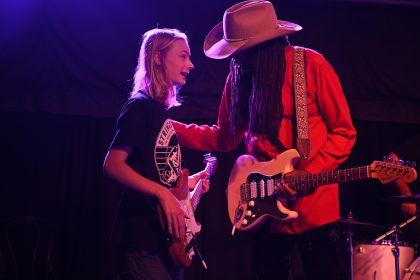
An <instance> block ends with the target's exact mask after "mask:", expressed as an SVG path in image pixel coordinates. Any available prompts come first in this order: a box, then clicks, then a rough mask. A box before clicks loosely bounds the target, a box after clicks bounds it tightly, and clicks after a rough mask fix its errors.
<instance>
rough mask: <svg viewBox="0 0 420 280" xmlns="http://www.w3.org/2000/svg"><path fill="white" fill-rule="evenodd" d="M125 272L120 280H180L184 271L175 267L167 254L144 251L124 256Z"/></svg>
mask: <svg viewBox="0 0 420 280" xmlns="http://www.w3.org/2000/svg"><path fill="white" fill-rule="evenodd" d="M126 261H127V263H126V265H127V271H126V272H124V273H123V274H120V277H119V279H121V280H182V279H183V276H184V270H183V269H182V268H181V267H177V266H175V265H174V264H173V263H172V262H171V260H170V259H169V257H168V255H167V254H163V253H159V252H149V251H146V250H140V251H134V252H128V253H127V254H126Z"/></svg>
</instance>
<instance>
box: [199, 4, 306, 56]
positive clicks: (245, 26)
mask: <svg viewBox="0 0 420 280" xmlns="http://www.w3.org/2000/svg"><path fill="white" fill-rule="evenodd" d="M301 29H302V27H301V26H299V25H297V24H295V23H292V22H287V21H282V20H278V19H277V15H276V12H275V10H274V7H273V4H271V2H269V1H264V0H256V1H252V0H251V1H243V2H240V3H237V4H235V5H233V6H232V7H230V8H229V9H227V10H226V12H225V14H224V15H223V22H220V23H219V24H217V25H216V26H215V27H214V28H213V29H212V30H211V31H210V32H209V34H208V35H207V37H206V39H205V40H204V46H203V47H204V53H205V54H206V55H207V56H208V57H210V58H214V59H222V58H226V57H228V56H230V55H232V54H235V53H237V52H239V51H242V50H245V49H248V48H250V47H252V46H255V45H257V44H260V43H262V42H265V41H268V40H271V39H274V38H277V37H281V36H284V35H287V34H290V33H293V32H296V31H299V30H301Z"/></svg>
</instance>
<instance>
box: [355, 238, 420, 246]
mask: <svg viewBox="0 0 420 280" xmlns="http://www.w3.org/2000/svg"><path fill="white" fill-rule="evenodd" d="M394 244H395V241H394V240H392V239H382V240H379V241H366V240H360V241H355V245H356V246H358V245H385V246H394ZM398 246H402V247H413V248H414V247H415V246H414V243H412V242H409V241H404V240H402V241H401V240H400V241H398Z"/></svg>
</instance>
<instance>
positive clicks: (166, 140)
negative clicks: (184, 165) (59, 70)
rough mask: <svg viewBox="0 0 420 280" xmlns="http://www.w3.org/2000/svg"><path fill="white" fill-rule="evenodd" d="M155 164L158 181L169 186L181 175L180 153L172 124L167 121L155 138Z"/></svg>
mask: <svg viewBox="0 0 420 280" xmlns="http://www.w3.org/2000/svg"><path fill="white" fill-rule="evenodd" d="M155 163H156V168H157V169H158V172H159V178H160V181H161V182H162V183H163V184H165V185H171V184H172V183H173V182H175V181H176V180H177V179H178V176H179V175H180V174H181V152H180V148H179V144H178V141H177V138H176V134H175V129H174V127H173V126H172V122H171V121H170V120H169V119H167V120H166V121H165V122H164V124H163V126H162V128H161V129H160V131H159V134H158V136H157V138H156V144H155Z"/></svg>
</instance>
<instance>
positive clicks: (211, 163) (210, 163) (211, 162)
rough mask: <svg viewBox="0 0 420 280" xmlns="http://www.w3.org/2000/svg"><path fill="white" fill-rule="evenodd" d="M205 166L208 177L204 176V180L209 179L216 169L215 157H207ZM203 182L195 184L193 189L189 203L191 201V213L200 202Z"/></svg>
mask: <svg viewBox="0 0 420 280" xmlns="http://www.w3.org/2000/svg"><path fill="white" fill-rule="evenodd" d="M206 161H207V164H206V168H205V169H204V170H205V171H206V172H207V174H209V175H208V176H206V179H209V178H210V175H213V174H214V171H215V169H216V163H217V159H216V158H215V157H210V156H208V158H206ZM203 192H204V190H203V181H202V180H200V181H199V182H198V183H197V186H196V187H195V191H194V194H193V195H192V197H191V199H190V201H191V207H192V209H193V211H195V210H196V209H197V206H198V203H199V202H200V199H201V197H202V196H203Z"/></svg>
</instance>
